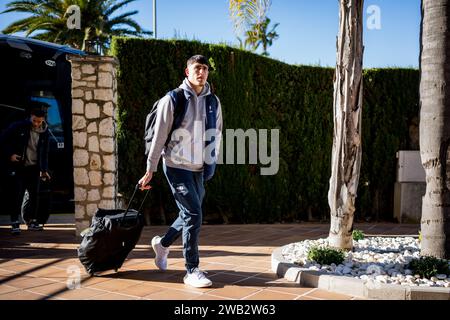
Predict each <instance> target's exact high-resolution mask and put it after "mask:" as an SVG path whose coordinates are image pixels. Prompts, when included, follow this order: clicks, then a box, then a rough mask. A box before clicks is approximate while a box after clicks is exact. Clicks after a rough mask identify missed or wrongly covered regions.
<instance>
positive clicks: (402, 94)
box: [112, 38, 419, 224]
mask: <svg viewBox="0 0 450 320" xmlns="http://www.w3.org/2000/svg"><path fill="white" fill-rule="evenodd" d="M112 53H113V55H114V56H116V57H117V58H118V60H119V69H118V91H119V98H118V119H119V133H118V139H119V141H118V142H119V184H120V185H119V188H120V190H121V192H123V193H125V194H126V195H129V192H130V190H131V188H132V186H133V185H134V184H135V183H136V181H137V180H138V179H139V178H140V177H141V176H142V175H143V173H144V170H145V158H144V155H143V140H142V136H143V127H144V121H145V116H146V114H147V113H148V111H149V110H150V108H151V106H152V105H153V103H154V101H156V100H157V99H158V98H160V97H161V96H163V95H164V94H165V93H166V92H167V91H169V90H171V89H173V88H175V87H177V86H178V85H179V84H180V83H181V81H182V80H183V78H184V68H185V62H186V60H187V58H189V57H190V56H192V55H194V54H203V55H205V56H207V57H209V58H210V60H211V62H212V64H213V65H214V69H215V70H214V71H213V72H211V73H210V77H209V82H210V84H211V85H212V87H213V89H214V91H215V93H216V94H217V95H218V96H219V98H220V100H221V103H222V110H223V120H224V130H225V129H227V128H229V129H238V128H241V129H243V130H244V131H245V130H247V129H250V128H254V129H269V130H270V129H280V167H279V171H278V174H276V175H274V176H261V175H260V165H237V164H235V165H230V164H227V165H219V166H218V168H217V172H216V175H215V177H214V179H213V180H211V181H210V182H208V183H207V185H206V189H207V193H206V198H205V220H206V221H210V222H230V223H231V222H236V223H251V222H261V223H263V222H268V223H271V222H283V221H285V222H289V221H298V220H308V219H312V218H313V219H327V218H328V214H329V208H328V203H327V192H328V180H329V177H330V161H331V160H330V159H331V144H332V130H333V119H332V105H333V74H334V70H333V69H331V68H321V67H310V66H293V65H288V64H285V63H282V62H279V61H275V60H272V59H269V58H265V57H262V56H258V55H255V54H252V53H249V52H245V51H241V50H239V49H236V48H230V47H227V46H222V45H208V44H203V43H200V42H195V41H182V40H177V41H164V40H142V39H132V38H114V40H113V42H112ZM364 77H365V83H364V86H365V89H364V94H365V103H364V111H363V131H364V132H363V165H362V172H361V180H360V181H361V182H360V188H359V190H360V191H359V195H358V196H359V198H358V199H357V203H358V210H357V216H359V217H364V216H366V217H367V216H373V215H376V214H378V213H379V214H380V218H384V219H388V218H390V217H392V210H393V208H392V207H393V204H392V203H393V186H394V182H395V167H396V159H395V153H396V151H398V150H399V149H403V148H408V147H410V146H409V145H408V143H409V142H408V141H409V136H408V135H409V133H408V132H409V131H408V130H409V129H408V121H411V119H412V118H413V117H414V115H416V114H417V110H418V106H417V102H418V81H419V80H418V71H417V70H406V69H389V70H387V69H382V70H367V71H365V74H364ZM224 132H225V131H224ZM225 143H226V141H224V144H225ZM153 186H154V187H153V192H152V195H151V200H150V201H149V205H148V206H147V207H148V213H149V215H148V216H149V217H150V223H155V224H156V223H169V222H171V221H170V220H172V219H173V218H174V217H175V216H176V215H177V208H176V207H175V205H174V201H173V200H172V197H171V195H170V192H169V189H168V186H167V183H166V182H165V178H164V177H163V173H162V170H161V169H160V170H158V173H157V174H156V177H155V180H154V182H153Z"/></svg>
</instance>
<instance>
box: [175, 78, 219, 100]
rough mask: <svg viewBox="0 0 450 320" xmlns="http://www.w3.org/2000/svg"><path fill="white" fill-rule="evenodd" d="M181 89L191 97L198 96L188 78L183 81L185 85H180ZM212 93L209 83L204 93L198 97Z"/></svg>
mask: <svg viewBox="0 0 450 320" xmlns="http://www.w3.org/2000/svg"><path fill="white" fill-rule="evenodd" d="M180 88H181V89H183V90H185V92H187V93H188V94H189V95H193V96H196V95H197V93H195V90H194V89H193V88H192V87H191V83H190V82H189V80H188V79H187V78H185V79H184V80H183V83H182V84H181V85H180ZM210 93H211V87H210V85H209V83H208V82H206V83H205V86H204V87H203V90H202V92H201V93H200V94H199V95H198V97H204V96H207V95H208V94H210Z"/></svg>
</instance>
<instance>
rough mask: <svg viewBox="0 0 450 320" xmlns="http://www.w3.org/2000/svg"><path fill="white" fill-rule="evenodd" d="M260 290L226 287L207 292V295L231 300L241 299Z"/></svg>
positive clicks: (233, 286)
mask: <svg viewBox="0 0 450 320" xmlns="http://www.w3.org/2000/svg"><path fill="white" fill-rule="evenodd" d="M260 290H261V289H254V288H247V287H240V286H235V285H227V286H224V287H223V288H219V289H215V290H212V291H209V292H208V293H209V294H211V295H214V296H218V297H225V298H231V299H243V298H245V297H247V296H249V295H251V294H253V293H256V292H258V291H260Z"/></svg>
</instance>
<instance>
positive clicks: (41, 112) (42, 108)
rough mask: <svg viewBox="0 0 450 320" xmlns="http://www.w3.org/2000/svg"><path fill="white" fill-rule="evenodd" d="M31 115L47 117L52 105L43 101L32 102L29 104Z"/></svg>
mask: <svg viewBox="0 0 450 320" xmlns="http://www.w3.org/2000/svg"><path fill="white" fill-rule="evenodd" d="M29 107H30V113H31V114H32V115H35V116H37V117H45V116H46V114H47V110H48V108H50V105H49V104H48V103H46V102H43V101H36V100H31V101H30V103H29Z"/></svg>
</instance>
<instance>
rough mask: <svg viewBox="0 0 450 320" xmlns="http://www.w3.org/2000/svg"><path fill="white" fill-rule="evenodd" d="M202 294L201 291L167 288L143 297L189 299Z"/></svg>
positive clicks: (152, 298)
mask: <svg viewBox="0 0 450 320" xmlns="http://www.w3.org/2000/svg"><path fill="white" fill-rule="evenodd" d="M200 295H202V294H201V293H197V292H191V291H183V290H176V289H167V290H164V291H160V292H156V293H152V294H149V295H147V296H145V297H144V299H149V300H191V299H195V298H198V296H200Z"/></svg>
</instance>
